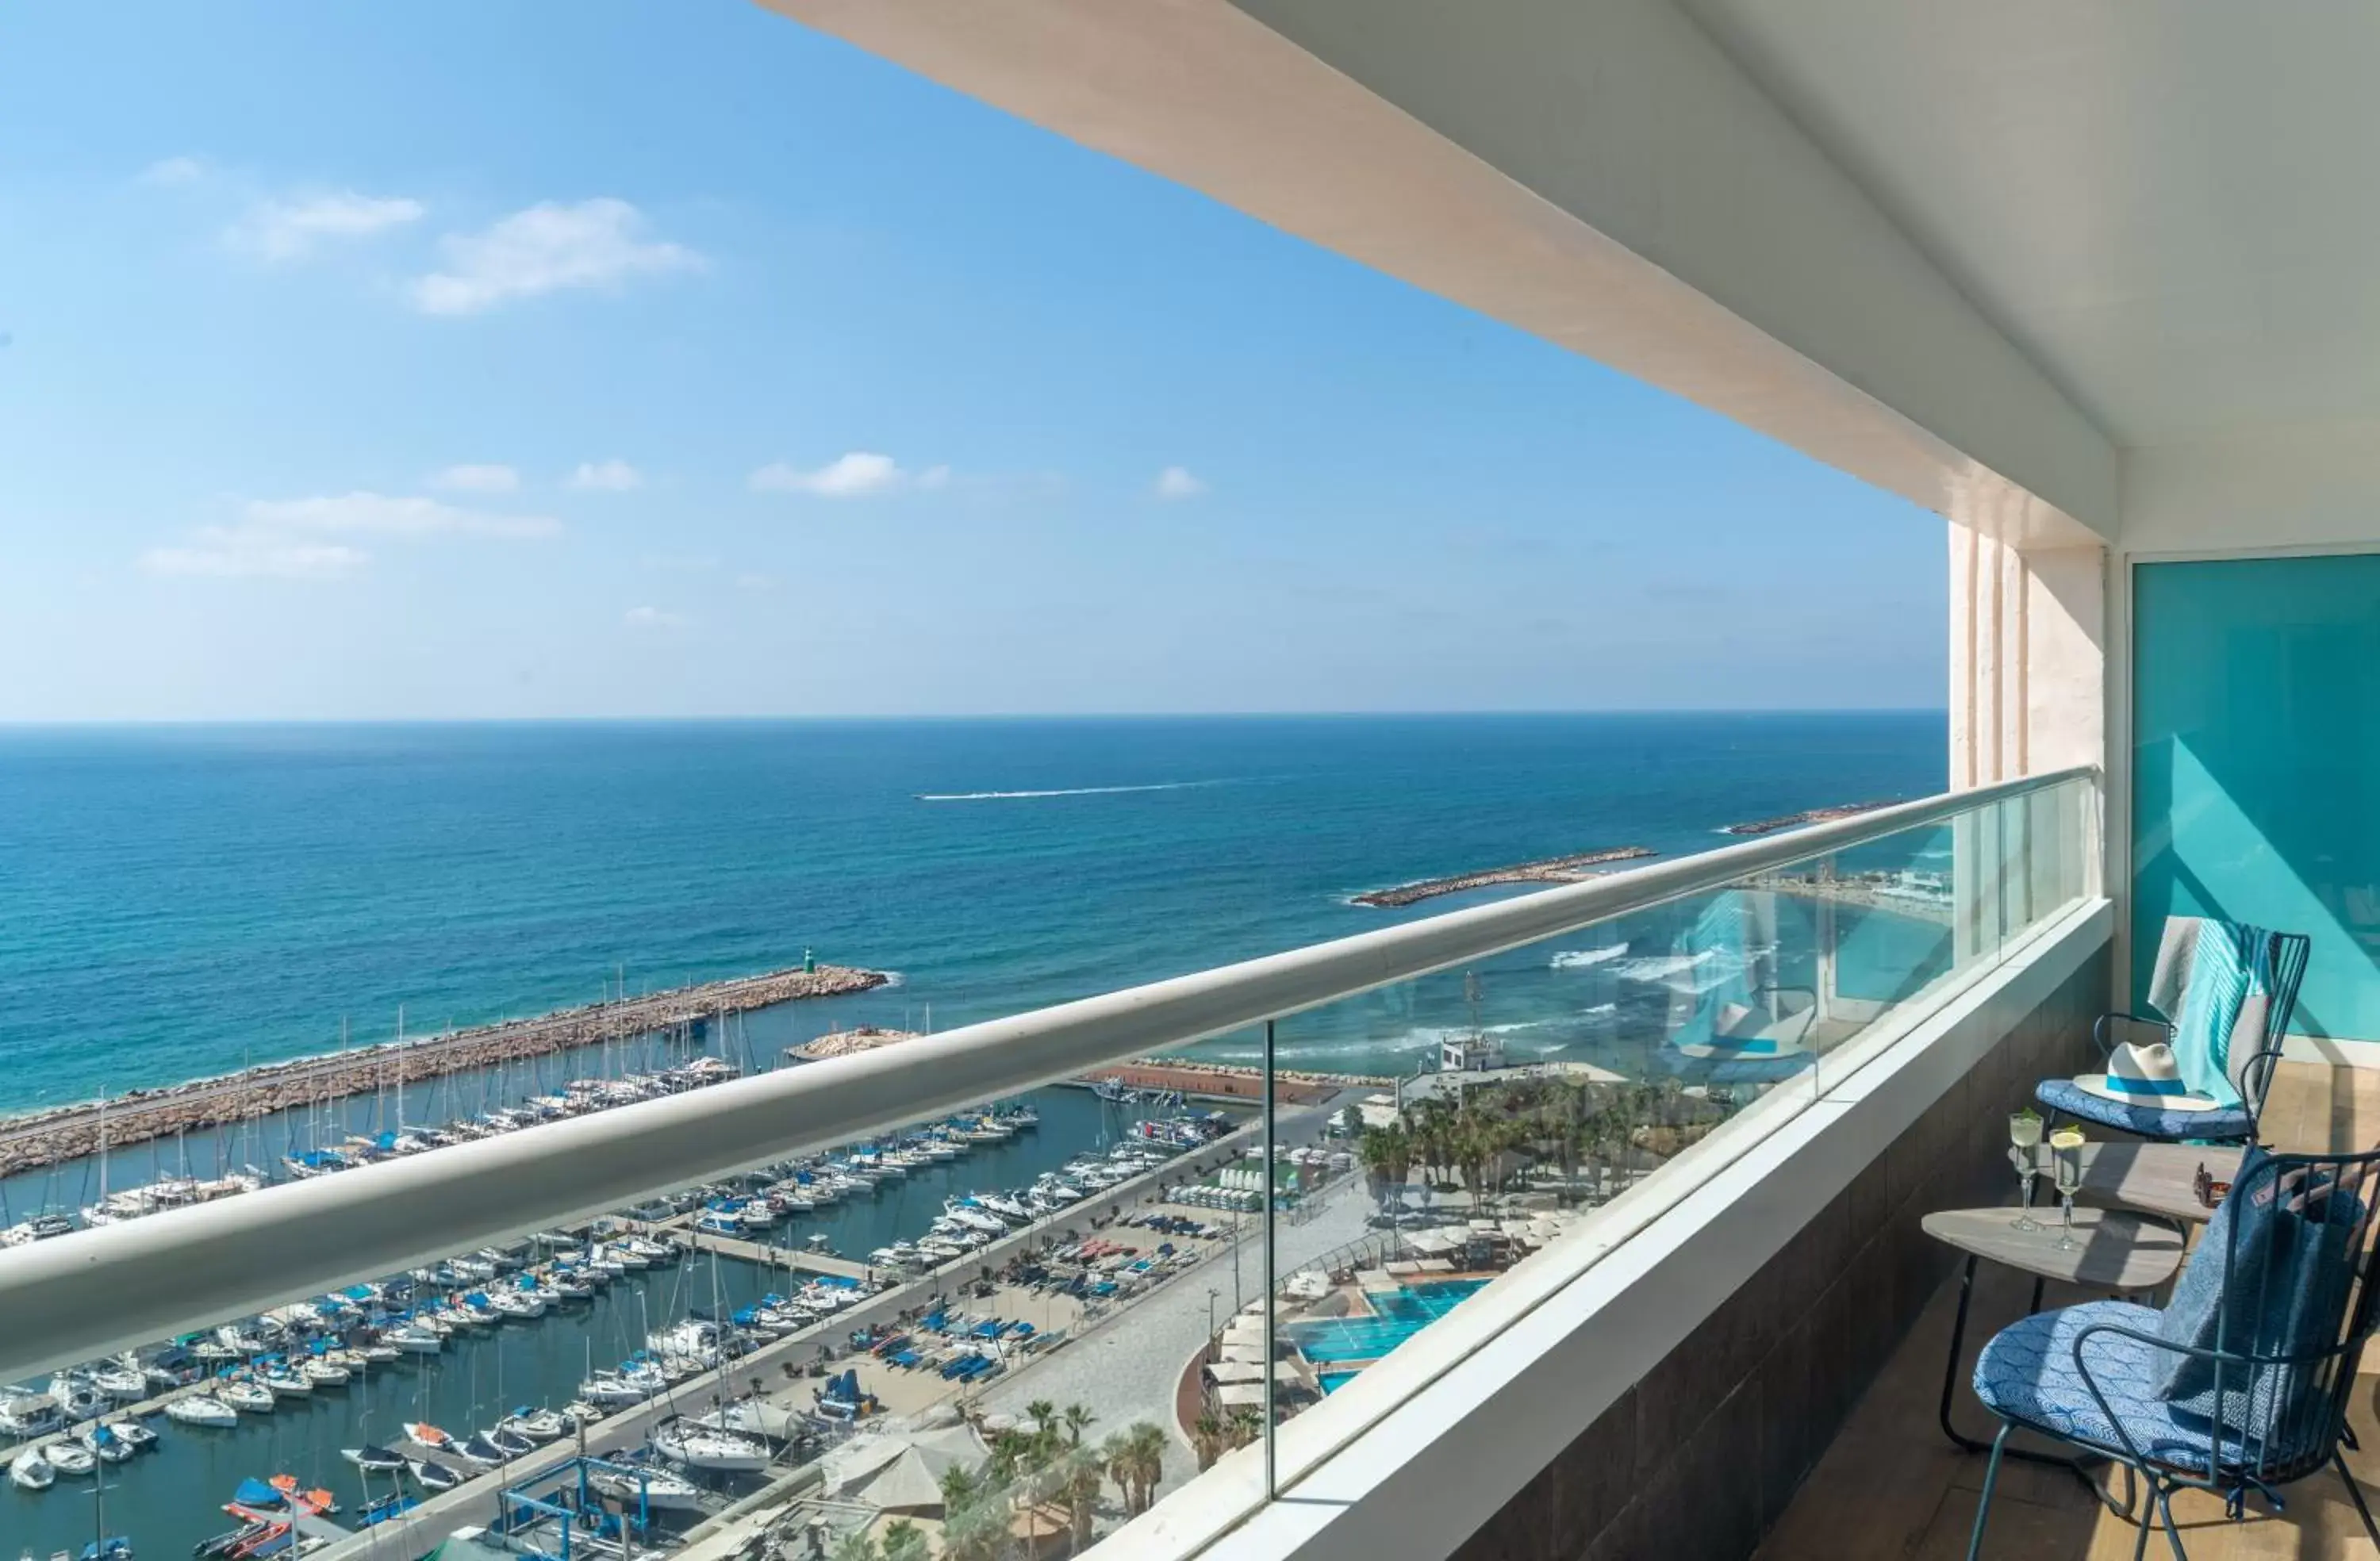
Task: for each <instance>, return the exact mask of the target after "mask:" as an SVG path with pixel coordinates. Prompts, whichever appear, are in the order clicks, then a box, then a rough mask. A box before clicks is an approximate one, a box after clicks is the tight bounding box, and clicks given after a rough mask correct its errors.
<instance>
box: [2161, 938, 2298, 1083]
mask: <svg viewBox="0 0 2380 1561" xmlns="http://www.w3.org/2000/svg"><path fill="white" fill-rule="evenodd" d="M2276 936H2277V935H2276V934H2274V933H2271V932H2267V931H2266V930H2265V929H2264V928H2263V927H2260V926H2233V925H2232V924H2230V923H2228V922H2218V921H2215V920H2212V919H2211V918H2207V917H2203V916H2172V917H2168V919H2167V921H2166V924H2165V937H2164V938H2163V939H2162V940H2161V941H2160V942H2159V943H2158V945H2157V957H2156V968H2155V971H2154V972H2152V973H2151V974H2150V976H2149V990H2148V1001H2149V1006H2150V1007H2151V1008H2153V1009H2155V1010H2157V1012H2159V1013H2161V1014H2163V1015H2165V1016H2166V1017H2167V1018H2168V1019H2169V1020H2171V1021H2172V1022H2173V1053H2174V1058H2175V1060H2177V1061H2178V1062H2180V1064H2181V1077H2182V1082H2183V1083H2187V1084H2188V1085H2189V1086H2190V1087H2191V1088H2192V1089H2193V1090H2196V1091H2198V1092H2199V1093H2200V1094H2202V1095H2212V1096H2213V1097H2214V1098H2215V1099H2216V1100H2217V1101H2219V1102H2221V1103H2222V1104H2223V1105H2225V1106H2235V1107H2236V1106H2239V1105H2240V1104H2242V1102H2241V1100H2240V1071H2241V1070H2243V1069H2244V1068H2246V1067H2247V1065H2248V1062H2249V1059H2252V1058H2253V1057H2254V1056H2255V1055H2256V1054H2257V1053H2258V1052H2259V1051H2262V1050H2263V1049H2264V1047H2265V1019H2266V1017H2267V1015H2268V1013H2269V1011H2270V1010H2271V1006H2272V991H2273V985H2274V983H2273V970H2274V958H2275V954H2276V950H2277V945H2276V943H2275V938H2276Z"/></svg>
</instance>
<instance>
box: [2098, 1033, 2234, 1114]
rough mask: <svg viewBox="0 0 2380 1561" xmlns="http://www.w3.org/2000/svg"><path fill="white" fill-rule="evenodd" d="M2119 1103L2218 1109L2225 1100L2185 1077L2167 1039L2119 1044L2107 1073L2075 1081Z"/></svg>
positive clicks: (2162, 1108)
mask: <svg viewBox="0 0 2380 1561" xmlns="http://www.w3.org/2000/svg"><path fill="white" fill-rule="evenodd" d="M2074 1083H2075V1086H2076V1087H2077V1088H2079V1089H2086V1090H2089V1091H2090V1092H2091V1093H2092V1094H2093V1095H2098V1096H2100V1097H2101V1098H2103V1099H2107V1100H2112V1101H2115V1102H2116V1103H2117V1104H2118V1105H2119V1106H2148V1107H2155V1108H2156V1109H2157V1110H2160V1111H2216V1110H2220V1109H2222V1103H2221V1102H2220V1101H2218V1100H2216V1098H2215V1097H2214V1096H2212V1095H2201V1094H2199V1093H2198V1092H2197V1091H2196V1090H2193V1089H2192V1088H2191V1087H2190V1086H2189V1085H2188V1084H2186V1083H2182V1080H2181V1064H2180V1063H2179V1062H2177V1061H2175V1060H2174V1055H2173V1047H2169V1046H2168V1045H2166V1044H2165V1043H2164V1042H2163V1041H2157V1042H2155V1043H2153V1044H2151V1045H2148V1046H2130V1045H2127V1046H2119V1047H2117V1048H2116V1049H2115V1050H2114V1051H2113V1052H2111V1053H2109V1054H2108V1057H2107V1071H2106V1072H2104V1073H2085V1074H2083V1076H2082V1077H2081V1078H2079V1079H2077V1080H2075V1081H2074Z"/></svg>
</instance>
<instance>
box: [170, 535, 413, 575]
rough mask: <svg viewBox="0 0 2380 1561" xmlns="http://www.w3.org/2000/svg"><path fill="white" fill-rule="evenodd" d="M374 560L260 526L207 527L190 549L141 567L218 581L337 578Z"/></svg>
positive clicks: (364, 554)
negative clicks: (202, 576) (207, 577)
mask: <svg viewBox="0 0 2380 1561" xmlns="http://www.w3.org/2000/svg"><path fill="white" fill-rule="evenodd" d="M370 561H371V555H370V554H369V553H367V552H365V551H362V550H361V549H359V548H350V547H346V546H345V545H343V544H340V543H335V542H315V541H309V540H306V539H304V538H294V537H289V536H286V535H285V534H283V533H280V532H276V531H273V530H269V529H267V528H265V527H261V526H201V527H200V529H199V532H198V534H197V536H196V537H195V538H193V539H192V541H191V542H190V544H189V545H188V546H187V547H179V548H151V549H150V550H149V551H146V552H144V553H142V554H141V555H140V567H141V568H142V569H143V570H145V571H147V572H148V573H149V574H152V575H205V576H209V577H212V578H214V579H249V578H264V579H277V580H335V579H338V578H340V577H341V576H342V575H352V574H354V573H355V572H356V571H357V570H358V569H361V568H362V567H363V566H364V565H365V564H366V563H370Z"/></svg>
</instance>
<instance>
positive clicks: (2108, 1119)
mask: <svg viewBox="0 0 2380 1561" xmlns="http://www.w3.org/2000/svg"><path fill="white" fill-rule="evenodd" d="M2033 1097H2034V1099H2035V1100H2038V1101H2039V1102H2041V1104H2042V1105H2044V1106H2045V1107H2048V1108H2049V1109H2050V1110H2052V1111H2056V1112H2058V1113H2060V1114H2061V1115H2064V1116H2068V1117H2079V1118H2081V1119H2083V1120H2084V1121H2086V1122H2096V1123H2098V1124H2099V1125H2100V1126H2101V1127H2103V1128H2114V1129H2116V1130H2117V1131H2120V1132H2130V1133H2138V1134H2139V1135H2140V1136H2141V1137H2143V1138H2159V1139H2164V1140H2167V1141H2168V1142H2172V1141H2174V1140H2177V1139H2192V1138H2204V1139H2213V1140H2230V1139H2240V1138H2253V1137H2255V1136H2256V1120H2255V1119H2254V1118H2253V1117H2251V1116H2249V1115H2248V1113H2247V1110H2246V1109H2245V1108H2244V1107H2230V1108H2228V1109H2226V1110H2221V1111H2160V1110H2158V1109H2156V1108H2155V1107H2149V1106H2126V1105H2124V1104H2122V1103H2121V1102H2119V1101H2114V1100H2109V1099H2108V1098H2107V1096H2105V1095H2093V1094H2092V1093H2091V1092H2090V1091H2089V1090H2087V1089H2083V1088H2082V1087H2081V1086H2080V1085H2078V1084H2076V1083H2075V1082H2074V1081H2073V1080H2071V1079H2044V1080H2042V1081H2041V1083H2038V1084H2036V1085H2034V1091H2033Z"/></svg>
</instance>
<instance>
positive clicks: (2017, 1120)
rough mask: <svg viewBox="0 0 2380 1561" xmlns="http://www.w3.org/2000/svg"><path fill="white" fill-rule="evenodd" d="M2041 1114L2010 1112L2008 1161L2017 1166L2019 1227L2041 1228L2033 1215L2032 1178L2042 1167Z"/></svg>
mask: <svg viewBox="0 0 2380 1561" xmlns="http://www.w3.org/2000/svg"><path fill="white" fill-rule="evenodd" d="M2040 1148H2041V1115H2040V1113H2039V1112H2036V1111H2029V1110H2028V1111H2011V1112H2010V1113H2009V1164H2010V1165H2012V1166H2014V1167H2015V1168H2016V1195H2017V1212H2016V1228H2017V1229H2019V1230H2038V1229H2040V1228H2041V1221H2039V1220H2037V1219H2035V1218H2034V1217H2033V1179H2034V1175H2035V1174H2037V1172H2038V1171H2039V1169H2040V1163H2041V1158H2040Z"/></svg>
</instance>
